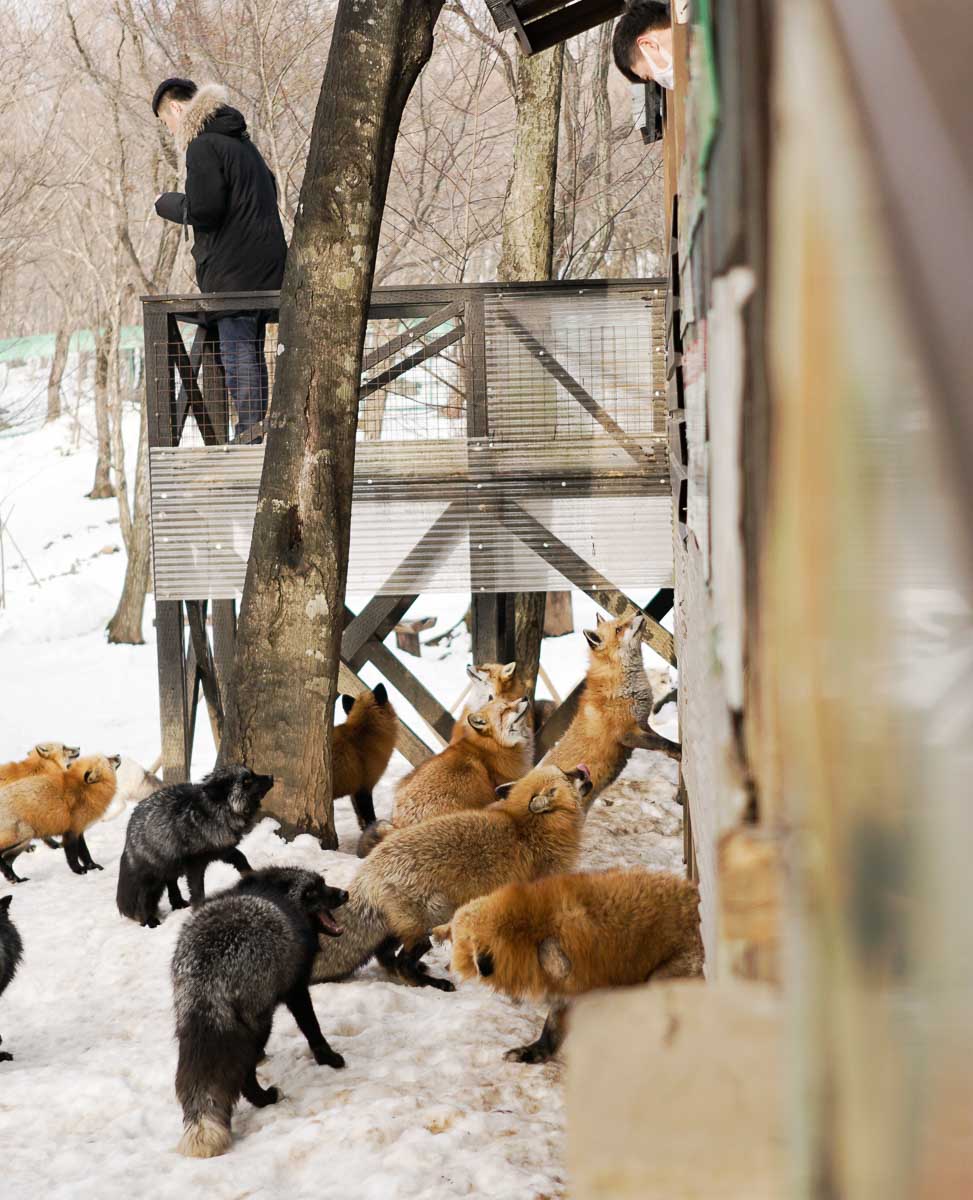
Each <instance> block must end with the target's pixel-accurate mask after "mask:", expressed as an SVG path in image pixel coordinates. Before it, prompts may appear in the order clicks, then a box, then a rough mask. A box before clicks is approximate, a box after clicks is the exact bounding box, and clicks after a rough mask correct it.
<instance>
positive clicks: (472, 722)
mask: <svg viewBox="0 0 973 1200" xmlns="http://www.w3.org/2000/svg"><path fill="white" fill-rule="evenodd" d="M466 720H467V723H468V724H469V727H470V728H471V729H475V730H476V732H477V733H482V732H483V730H484V729H486V727H487V724H488V722H487V719H486V717H481V716H480V714H479V713H470V715H469V716H468V717H467V718H466Z"/></svg>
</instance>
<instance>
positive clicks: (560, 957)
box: [537, 937, 571, 982]
mask: <svg viewBox="0 0 973 1200" xmlns="http://www.w3.org/2000/svg"><path fill="white" fill-rule="evenodd" d="M537 961H538V962H539V963H540V964H541V970H542V971H543V972H544V974H545V975H546V976H547V977H548V979H555V980H557V981H558V982H560V981H561V980H564V979H567V977H568V976H569V975H570V974H571V960H570V958H568V956H567V955H566V954H565V953H564V951H563V950H562V949H561V946H560V943H559V942H558V940H557V938H552V937H548V938H545V939H544V940H543V941H542V942H541V943H540V945H539V946H538V947H537Z"/></svg>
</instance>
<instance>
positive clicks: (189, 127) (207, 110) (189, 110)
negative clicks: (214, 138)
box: [176, 83, 247, 154]
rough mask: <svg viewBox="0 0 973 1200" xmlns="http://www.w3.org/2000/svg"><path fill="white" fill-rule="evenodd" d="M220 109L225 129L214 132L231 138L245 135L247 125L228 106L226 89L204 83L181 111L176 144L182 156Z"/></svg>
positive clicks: (237, 113) (238, 113) (239, 114)
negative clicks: (222, 112)
mask: <svg viewBox="0 0 973 1200" xmlns="http://www.w3.org/2000/svg"><path fill="white" fill-rule="evenodd" d="M221 109H223V110H224V112H225V117H226V119H225V120H223V121H222V124H225V125H226V128H220V129H218V130H214V132H217V133H225V134H228V135H229V136H231V137H243V136H245V135H246V133H247V123H246V121H245V120H244V119H243V114H242V113H240V112H238V111H237V109H235V108H233V107H232V106H231V105H230V98H229V95H228V94H227V91H226V88H225V87H224V86H223V85H222V84H221V83H204V84H203V85H202V87H200V88H199V90H198V91H197V92H196V95H195V96H193V98H192V100H190V101H189V102H188V103H187V105H186V107H185V108H184V109H183V113H182V120H181V121H180V123H179V132H178V133H177V134H176V144H177V145H178V147H179V150H180V151H181V152H182V154H185V153H186V147H187V146H188V145H189V143H190V142H191V141H192V140H193V138H194V137H197V136H198V135H199V134H200V133H202V132H203V126H204V125H205V124H206V123H207V121H211V120H212V119H213V117H215V116H216V115H217V113H219V112H220V110H221ZM222 115H223V114H221V117H222Z"/></svg>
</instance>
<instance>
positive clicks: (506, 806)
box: [311, 764, 591, 991]
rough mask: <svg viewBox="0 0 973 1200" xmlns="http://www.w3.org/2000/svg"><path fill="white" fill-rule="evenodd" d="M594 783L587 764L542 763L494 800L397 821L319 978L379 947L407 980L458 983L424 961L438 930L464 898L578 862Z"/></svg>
mask: <svg viewBox="0 0 973 1200" xmlns="http://www.w3.org/2000/svg"><path fill="white" fill-rule="evenodd" d="M590 791H591V781H590V779H589V776H588V770H587V768H586V767H585V766H584V765H583V764H579V765H578V767H577V768H576V769H575V770H573V771H562V770H561V769H560V768H559V767H535V768H534V770H533V771H531V772H530V774H529V775H526V776H524V778H523V779H521V780H519V781H518V782H517V783H515V784H514V785H513V786H512V788H511V791H510V794H509V795H508V796H506V797H505V798H504V799H503V800H499V801H497V802H496V803H495V804H491V805H490V806H489V807H488V808H483V809H474V810H472V811H468V812H459V813H450V814H448V815H447V816H444V817H433V818H431V819H430V820H428V821H422V822H420V824H418V825H412V826H410V827H409V828H408V829H396V830H394V831H393V832H392V833H391V834H390V835H389V836H388V837H387V838H386V839H385V840H384V841H383V842H382V843H381V844H380V845H379V846H377V847H376V849H375V850H374V851H373V852H372V854H370V855H369V857H368V858H367V859H366V860H365V862H364V863H363V864H362V868H361V870H360V871H359V872H358V874H357V875H356V876H355V878H354V879H353V880H352V883H351V888H350V889H349V900H348V903H347V905H345V907H344V908H343V909H342V910H341V912H340V913H339V914H338V920H339V921H341V924H342V926H343V927H344V930H345V933H344V936H343V937H342V939H341V941H340V942H337V943H333V942H324V941H323V940H322V944H321V953H320V954H319V955H318V957H317V959H316V960H315V963H314V970H313V972H312V976H311V978H312V981H313V982H314V983H325V982H328V981H331V980H337V979H344V978H345V977H346V976H348V975H350V974H351V973H352V972H353V971H357V970H358V968H359V967H360V966H363V965H364V963H366V962H367V961H368V960H369V959H370V958H371V957H372V955H373V954H374V955H375V956H376V957H377V958H378V959H379V961H380V962H381V963H382V965H383V966H384V967H385V969H386V970H387V971H388V972H389V973H390V974H391V975H393V976H396V977H398V978H400V979H402V980H403V981H404V982H406V983H409V984H412V985H414V986H417V987H436V988H439V989H440V990H442V991H452V990H453V985H452V984H451V983H450V982H449V981H448V980H445V979H436V978H434V977H433V976H430V975H429V974H428V973H427V971H426V969H425V966H424V965H423V964H422V963H421V962H420V959H421V958H422V956H423V955H424V954H425V952H426V951H427V950H428V949H429V945H430V943H429V938H428V934H429V931H430V930H431V929H433V928H434V927H435V926H436V925H441V924H443V923H444V922H446V921H448V920H449V919H450V918H451V917H452V915H453V913H454V912H455V911H456V909H457V908H459V906H460V905H461V904H466V903H467V902H468V901H469V900H472V899H474V898H475V897H476V896H483V895H486V893H487V892H492V891H494V889H496V888H498V887H502V886H503V884H505V883H509V882H511V881H512V880H528V879H536V878H537V877H538V876H540V875H548V874H551V873H552V872H556V871H567V870H570V868H571V867H572V866H574V863H575V861H576V860H577V857H578V851H579V849H580V846H581V834H582V831H583V829H584V821H585V816H586V814H587V811H588V794H589V793H590ZM400 945H401V946H402V949H401V950H400V949H399V946H400Z"/></svg>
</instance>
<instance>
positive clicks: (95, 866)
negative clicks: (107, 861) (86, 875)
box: [87, 862, 105, 871]
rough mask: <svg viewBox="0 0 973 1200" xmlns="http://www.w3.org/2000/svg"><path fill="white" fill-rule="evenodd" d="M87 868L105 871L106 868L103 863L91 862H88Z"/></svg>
mask: <svg viewBox="0 0 973 1200" xmlns="http://www.w3.org/2000/svg"><path fill="white" fill-rule="evenodd" d="M87 869H88V870H89V871H104V869H105V868H104V867H103V866H102V865H101V863H96V862H91V863H88V867H87Z"/></svg>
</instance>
